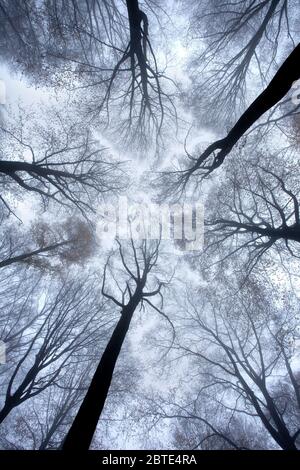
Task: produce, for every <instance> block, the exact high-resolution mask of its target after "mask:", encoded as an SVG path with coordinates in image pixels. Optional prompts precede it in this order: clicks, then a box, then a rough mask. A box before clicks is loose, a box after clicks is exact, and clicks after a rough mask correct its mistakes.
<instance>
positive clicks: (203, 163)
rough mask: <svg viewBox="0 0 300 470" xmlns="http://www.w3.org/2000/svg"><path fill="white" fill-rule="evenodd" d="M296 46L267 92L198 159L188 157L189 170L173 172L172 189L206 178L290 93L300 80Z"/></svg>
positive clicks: (182, 187)
mask: <svg viewBox="0 0 300 470" xmlns="http://www.w3.org/2000/svg"><path fill="white" fill-rule="evenodd" d="M299 59H300V45H298V46H297V47H296V48H295V49H294V50H293V51H292V52H291V54H290V55H289V56H288V58H287V59H286V60H285V62H284V63H283V64H282V65H281V67H280V68H279V70H278V71H277V73H276V74H275V76H274V78H273V79H272V80H271V81H270V83H269V85H268V86H267V88H266V89H265V90H264V91H263V92H262V93H261V94H260V95H259V96H258V97H257V98H256V100H255V101H254V102H253V103H252V104H251V105H250V106H249V107H248V108H247V109H246V111H245V112H244V113H243V114H242V116H241V117H240V118H239V120H238V121H237V122H236V124H235V125H234V126H233V127H232V129H231V130H230V131H229V133H228V134H227V136H226V137H225V138H223V139H220V140H217V141H216V142H214V143H212V144H211V145H209V146H208V147H207V148H206V150H204V152H202V154H201V155H200V156H199V157H194V156H192V155H189V154H188V158H189V160H190V161H191V162H192V163H191V166H190V167H189V168H187V169H185V170H178V171H175V172H174V174H175V182H174V183H173V185H174V187H175V189H176V188H177V189H178V187H180V188H181V189H182V190H183V189H184V188H185V186H186V185H187V183H188V181H189V179H190V178H191V176H193V177H194V178H197V179H199V180H200V181H201V180H203V179H204V178H207V177H208V176H209V175H210V174H211V173H212V172H213V171H215V170H216V169H217V168H219V167H220V166H221V165H222V163H223V162H224V160H225V158H226V157H227V155H228V154H229V153H230V152H231V150H232V148H233V147H234V146H235V145H236V144H237V142H238V141H239V140H240V139H241V137H242V136H243V135H244V134H245V133H246V131H248V130H249V129H250V127H251V126H252V125H253V124H255V123H256V121H258V119H259V118H260V117H261V116H263V115H264V114H265V113H266V112H267V111H268V110H270V109H271V108H272V107H273V106H275V105H276V104H277V103H278V102H279V101H280V100H281V99H282V98H284V96H286V94H287V93H288V92H289V91H290V89H291V87H292V85H293V83H294V82H295V81H297V80H298V79H299V78H300V70H299V66H298V63H299Z"/></svg>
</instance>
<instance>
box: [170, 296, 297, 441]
mask: <svg viewBox="0 0 300 470" xmlns="http://www.w3.org/2000/svg"><path fill="white" fill-rule="evenodd" d="M252 299H253V300H249V298H245V297H244V296H243V293H240V294H237V295H235V296H231V297H230V298H229V299H228V298H227V301H226V302H225V303H224V301H222V300H221V297H220V298H219V299H218V298H217V299H216V301H214V300H213V299H211V300H208V299H206V300H203V301H200V299H199V297H198V296H197V295H196V297H193V296H191V295H189V296H188V297H187V305H189V307H188V309H189V317H188V319H187V324H188V325H189V329H188V330H187V331H186V332H187V336H186V337H185V342H184V344H183V343H181V344H179V345H178V351H179V354H185V355H186V356H189V357H191V358H192V359H193V360H194V361H196V362H198V364H199V367H200V371H201V372H200V374H201V377H202V387H201V388H200V390H199V391H198V392H197V398H196V400H195V402H192V404H191V406H190V405H183V406H181V405H178V406H177V405H176V404H174V408H173V409H176V410H177V413H176V416H177V417H180V418H185V417H186V418H187V419H189V418H194V419H195V420H199V421H200V422H202V423H204V424H206V426H208V427H209V428H210V431H211V436H215V435H219V436H222V437H223V438H224V439H225V440H227V442H230V440H231V441H232V446H233V447H236V444H235V442H234V440H232V436H231V435H230V434H225V435H224V434H223V432H222V431H220V429H219V430H218V426H217V424H216V425H215V424H214V421H215V422H217V420H215V419H213V417H211V418H208V417H207V416H205V415H203V416H202V415H201V414H200V415H199V414H198V409H201V408H202V407H201V404H203V402H202V400H203V399H205V397H207V396H210V397H211V396H212V393H213V395H214V397H215V398H214V400H213V401H215V402H216V404H218V405H219V406H220V408H221V410H222V409H223V410H227V416H228V418H227V419H229V422H230V420H231V419H232V418H234V417H235V416H236V415H240V416H242V415H245V416H246V417H247V416H248V417H249V419H255V420H257V419H258V420H260V422H261V423H262V425H263V426H264V428H265V431H267V432H268V434H269V435H270V436H271V437H272V438H273V440H274V441H275V442H276V443H277V444H278V445H279V446H280V447H281V448H282V449H296V448H298V446H299V439H298V437H299V433H300V429H299V416H300V413H299V412H300V409H299V405H300V402H299V390H300V389H299V377H298V374H297V371H296V369H295V368H294V366H293V358H294V357H295V353H296V350H295V344H296V343H295V342H296V341H297V338H298V331H297V313H296V312H297V308H298V307H297V304H296V306H295V308H294V309H293V307H292V304H290V305H289V309H288V310H287V311H285V312H283V311H282V310H281V311H280V310H279V311H278V312H276V308H275V305H274V304H272V303H271V302H270V301H269V302H268V303H267V302H266V301H265V299H260V301H259V303H257V301H256V300H255V296H254V297H253V296H252ZM220 300H221V302H222V304H221V303H220V302H219V301H220ZM228 300H229V301H228ZM275 312H276V313H275ZM206 366H207V367H206ZM166 415H167V417H168V416H169V417H171V415H172V413H170V414H168V413H166ZM173 416H174V415H173ZM218 416H219V417H220V416H222V415H221V414H220V412H219V411H218ZM212 419H213V421H212ZM208 438H210V436H208V437H206V438H205V439H208Z"/></svg>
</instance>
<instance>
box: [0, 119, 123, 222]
mask: <svg viewBox="0 0 300 470" xmlns="http://www.w3.org/2000/svg"><path fill="white" fill-rule="evenodd" d="M51 117H52V118H53V119H54V117H53V116H51ZM25 118H26V116H23V117H21V122H20V124H19V125H17V126H16V125H14V126H13V127H12V128H4V127H1V128H0V132H1V133H2V136H3V140H2V146H1V153H2V155H3V154H5V155H6V158H5V159H3V158H2V159H1V160H0V177H1V184H2V185H3V186H4V188H5V189H6V188H7V190H8V191H10V192H17V191H20V190H21V191H24V190H25V191H29V192H31V193H33V194H37V195H38V196H39V197H40V198H41V200H42V202H43V204H44V205H45V206H46V205H47V203H49V201H54V202H56V203H59V204H61V205H62V206H65V207H76V208H77V209H78V210H79V211H80V212H81V213H82V214H84V213H85V212H90V211H92V212H93V211H95V207H94V205H93V204H92V202H91V201H93V202H95V201H96V200H97V197H98V196H99V195H101V194H104V193H106V192H107V191H115V190H117V188H118V187H120V184H117V181H116V179H115V176H116V173H115V170H117V168H118V166H119V165H118V163H117V162H115V161H113V160H112V159H111V158H110V159H106V158H105V157H104V156H103V153H104V150H103V149H101V148H99V144H98V142H96V141H95V139H94V137H93V135H92V133H91V132H90V131H89V129H87V128H85V127H83V126H82V125H81V126H80V125H79V123H76V124H74V123H70V124H68V123H65V122H63V120H62V117H61V116H57V115H56V120H55V121H54V122H53V127H52V128H51V129H48V126H47V124H46V123H45V124H40V123H37V122H36V123H35V124H36V125H35V126H34V128H32V127H31V126H33V125H34V124H33V123H34V118H32V117H31V119H30V120H29V121H27V124H28V125H27V126H26V124H24V123H23V120H24V119H25ZM49 118H50V116H49ZM25 122H26V119H25ZM58 126H59V127H58ZM16 155H21V158H16ZM24 155H27V157H26V158H25V157H24ZM1 201H2V202H3V203H4V204H5V206H6V207H7V206H9V205H8V204H7V202H6V201H5V193H4V196H1Z"/></svg>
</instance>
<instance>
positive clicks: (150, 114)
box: [0, 0, 176, 144]
mask: <svg viewBox="0 0 300 470" xmlns="http://www.w3.org/2000/svg"><path fill="white" fill-rule="evenodd" d="M144 7H145V8H146V10H148V11H149V13H150V14H151V15H152V17H153V18H155V16H156V14H155V11H156V8H157V4H156V2H153V5H152V2H151V1H150V2H146V3H144V4H143V8H141V6H140V2H139V1H138V0H131V1H128V2H126V1H124V2H123V1H120V2H115V1H108V0H105V1H98V0H86V1H82V2H74V1H72V0H63V1H62V0H51V1H46V0H44V1H42V2H39V1H35V0H31V1H26V2H22V1H16V2H14V4H13V5H12V4H11V2H7V1H6V0H1V3H0V19H1V20H2V21H1V24H2V27H1V33H2V37H3V41H4V43H5V46H6V47H7V49H8V51H9V52H10V54H7V58H8V59H9V60H11V57H12V58H13V59H14V64H15V63H16V62H17V63H19V64H20V65H21V67H22V68H23V69H25V70H26V72H27V73H29V74H30V75H31V76H32V77H33V79H34V80H35V81H37V82H42V83H44V82H46V83H49V82H50V84H54V85H55V86H56V85H57V83H61V80H62V81H63V82H65V84H66V85H67V86H69V87H70V88H72V89H75V88H76V89H81V90H83V91H84V94H85V98H86V95H87V93H89V95H90V99H89V103H88V106H87V108H86V111H87V112H88V116H90V117H91V118H92V119H97V120H98V123H99V119H98V118H99V117H100V122H103V119H102V118H101V116H102V115H104V116H105V120H106V121H107V125H106V128H108V127H112V121H114V119H113V116H112V115H113V114H115V107H116V106H115V103H116V102H117V103H118V105H119V106H118V111H117V116H118V123H116V122H115V123H114V127H115V126H116V125H118V135H120V132H121V134H122V136H123V138H126V136H128V133H130V135H131V137H136V138H137V137H138V136H139V138H138V140H139V143H140V144H141V143H142V142H143V141H144V142H145V141H146V142H148V140H149V133H150V134H151V133H152V132H154V134H155V135H156V136H157V137H158V136H159V135H160V133H161V129H162V124H163V120H164V117H165V115H166V114H170V115H172V116H174V115H175V114H176V113H175V109H174V107H173V103H172V100H171V98H170V96H169V94H168V93H167V92H165V91H163V89H162V86H161V81H162V80H163V79H164V78H165V76H164V72H163V71H159V68H158V62H157V59H156V57H155V53H154V50H153V47H152V44H151V41H150V35H149V20H148V15H147V13H146V11H144ZM162 12H163V9H162V8H161V9H160V13H162ZM158 24H159V23H158ZM58 71H59V72H60V75H59V77H57V76H58V73H57V72H58ZM165 82H167V83H171V82H170V81H167V80H165ZM168 88H170V87H168ZM90 92H91V93H90ZM89 119H90V118H89ZM120 120H121V122H120Z"/></svg>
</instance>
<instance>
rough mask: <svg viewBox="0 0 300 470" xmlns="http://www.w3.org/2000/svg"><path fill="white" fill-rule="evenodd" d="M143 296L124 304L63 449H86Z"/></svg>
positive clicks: (138, 295) (133, 298) (140, 295)
mask: <svg viewBox="0 0 300 470" xmlns="http://www.w3.org/2000/svg"><path fill="white" fill-rule="evenodd" d="M141 297H142V293H137V295H134V296H133V297H132V298H131V300H130V302H129V303H128V304H127V305H126V306H124V307H123V309H122V311H121V318H120V320H119V321H118V323H117V325H116V327H115V329H114V332H113V334H112V336H111V338H110V340H109V342H108V344H107V346H106V348H105V351H104V353H103V355H102V357H101V360H100V363H99V365H98V367H97V369H96V372H95V374H94V377H93V379H92V382H91V385H90V387H89V389H88V391H87V394H86V396H85V398H84V400H83V403H82V405H81V406H80V408H79V411H78V413H77V415H76V417H75V420H74V422H73V424H72V426H71V428H70V430H69V432H68V434H67V437H66V439H65V441H64V443H63V446H62V449H63V450H73V451H78V450H88V449H89V446H90V444H91V441H92V438H93V435H94V432H95V430H96V427H97V423H98V421H99V417H100V415H101V412H102V410H103V407H104V404H105V401H106V398H107V395H108V391H109V387H110V384H111V380H112V376H113V372H114V369H115V365H116V362H117V359H118V357H119V354H120V351H121V347H122V344H123V342H124V339H125V337H126V333H127V331H128V328H129V325H130V322H131V319H132V316H133V313H134V311H135V309H136V307H137V305H138V303H139V301H140V299H141Z"/></svg>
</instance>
